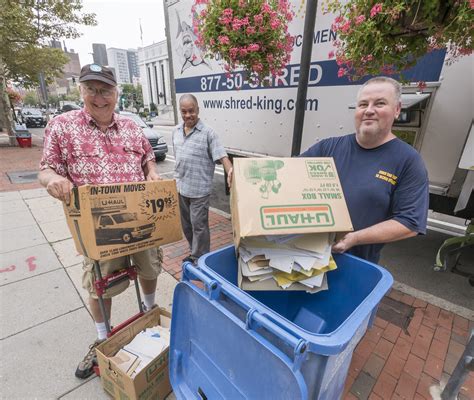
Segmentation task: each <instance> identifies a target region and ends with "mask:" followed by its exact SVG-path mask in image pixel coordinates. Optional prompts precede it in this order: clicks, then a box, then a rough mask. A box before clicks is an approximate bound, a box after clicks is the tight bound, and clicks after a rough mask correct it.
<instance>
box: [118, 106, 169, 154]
mask: <svg viewBox="0 0 474 400" xmlns="http://www.w3.org/2000/svg"><path fill="white" fill-rule="evenodd" d="M120 115H122V116H124V117H127V118H130V119H131V120H133V121H134V122H135V123H136V124H137V125H138V126H139V127H140V128H142V129H143V132H144V133H145V136H146V138H147V139H148V141H149V142H150V144H151V147H152V148H153V152H154V153H155V159H156V161H164V160H165V158H166V153H168V145H167V144H166V141H165V138H164V137H163V136H161V135H160V134H159V133H158V132H156V131H154V130H153V129H151V127H152V126H153V125H151V124H150V125H147V124H146V123H145V121H143V120H142V119H141V117H140V116H139V115H137V114H133V113H131V112H127V111H121V112H120Z"/></svg>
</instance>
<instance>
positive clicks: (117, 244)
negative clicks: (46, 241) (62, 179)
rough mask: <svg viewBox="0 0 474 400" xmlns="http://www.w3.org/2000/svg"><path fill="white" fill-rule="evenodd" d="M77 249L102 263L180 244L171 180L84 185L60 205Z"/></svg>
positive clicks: (174, 191) (176, 203)
mask: <svg viewBox="0 0 474 400" xmlns="http://www.w3.org/2000/svg"><path fill="white" fill-rule="evenodd" d="M64 212H65V214H66V219H67V223H68V226H69V229H70V231H71V234H72V237H73V238H74V243H75V245H76V249H77V251H78V252H79V253H80V254H82V255H84V256H86V257H89V258H92V259H94V260H108V259H112V258H117V257H120V256H125V255H128V254H133V253H136V252H138V251H142V250H145V249H148V248H151V247H156V246H160V245H163V244H166V243H172V242H176V241H178V240H181V237H182V233H181V222H180V215H179V201H178V193H177V191H176V182H175V181H174V180H163V181H157V182H132V183H120V184H109V185H84V186H80V187H78V188H75V189H74V190H73V196H72V199H71V203H70V204H69V206H67V205H64Z"/></svg>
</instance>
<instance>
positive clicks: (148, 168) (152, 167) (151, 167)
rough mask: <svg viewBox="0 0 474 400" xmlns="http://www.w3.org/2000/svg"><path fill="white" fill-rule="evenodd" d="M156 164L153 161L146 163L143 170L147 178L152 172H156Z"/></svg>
mask: <svg viewBox="0 0 474 400" xmlns="http://www.w3.org/2000/svg"><path fill="white" fill-rule="evenodd" d="M155 167H156V162H154V161H153V160H149V161H147V162H146V164H145V167H144V168H143V172H145V176H146V175H148V174H149V173H150V171H155Z"/></svg>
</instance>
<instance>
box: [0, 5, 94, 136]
mask: <svg viewBox="0 0 474 400" xmlns="http://www.w3.org/2000/svg"><path fill="white" fill-rule="evenodd" d="M81 10H82V1H81V0H68V1H61V0H48V1H44V0H30V1H16V0H0V21H1V23H0V102H2V107H0V112H1V113H2V114H3V115H0V119H1V120H3V121H4V122H5V126H6V128H7V132H8V135H9V136H10V144H11V145H14V144H15V133H14V130H13V119H12V113H11V108H10V104H9V100H8V96H7V92H6V86H7V82H8V81H10V80H11V81H15V82H18V83H20V84H21V85H23V86H24V87H26V88H28V87H35V86H37V85H38V82H39V74H40V73H42V74H43V76H44V78H45V80H46V82H47V83H50V82H51V81H52V80H53V79H54V78H55V77H57V76H60V75H61V73H62V68H63V66H64V64H66V63H67V61H68V58H67V56H66V55H65V54H64V53H63V52H62V50H60V49H54V48H50V47H48V41H49V40H53V39H60V38H77V37H79V36H80V35H81V34H80V33H79V31H78V30H77V26H78V25H95V24H96V21H95V14H88V13H83V12H81Z"/></svg>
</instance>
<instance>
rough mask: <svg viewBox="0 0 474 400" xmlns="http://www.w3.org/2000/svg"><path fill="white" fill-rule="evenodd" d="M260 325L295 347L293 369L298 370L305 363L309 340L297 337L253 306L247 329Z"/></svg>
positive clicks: (249, 314) (246, 325) (247, 321)
mask: <svg viewBox="0 0 474 400" xmlns="http://www.w3.org/2000/svg"><path fill="white" fill-rule="evenodd" d="M259 326H261V327H263V328H265V329H266V330H267V331H269V332H270V333H272V334H273V335H275V336H276V337H278V338H279V339H281V340H282V341H283V342H285V343H286V344H288V345H289V346H290V347H291V348H293V356H294V361H293V366H292V370H293V371H294V372H295V371H298V370H299V369H300V367H301V364H302V363H303V360H304V359H305V357H306V351H307V350H308V343H307V341H306V340H304V339H301V338H297V337H295V336H294V335H292V334H291V333H289V332H287V331H285V330H284V329H282V328H281V327H279V326H278V325H277V324H275V323H274V322H272V321H271V320H270V319H268V318H267V317H266V316H265V315H264V314H262V313H260V312H259V311H258V310H256V309H255V308H252V309H250V310H249V311H248V313H247V318H246V321H245V328H246V329H247V330H250V329H252V330H253V331H255V328H257V327H259Z"/></svg>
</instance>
